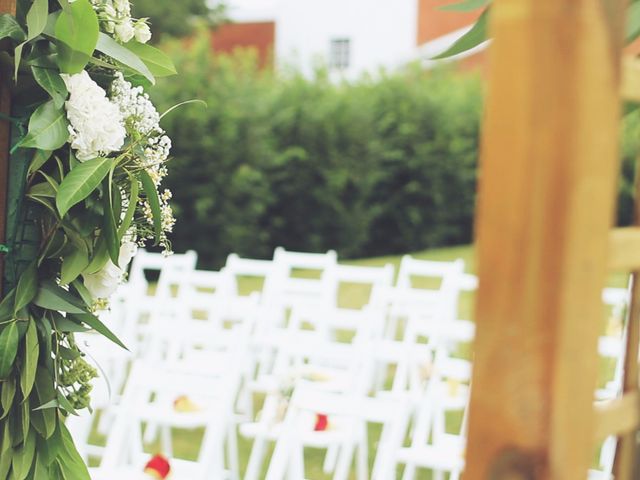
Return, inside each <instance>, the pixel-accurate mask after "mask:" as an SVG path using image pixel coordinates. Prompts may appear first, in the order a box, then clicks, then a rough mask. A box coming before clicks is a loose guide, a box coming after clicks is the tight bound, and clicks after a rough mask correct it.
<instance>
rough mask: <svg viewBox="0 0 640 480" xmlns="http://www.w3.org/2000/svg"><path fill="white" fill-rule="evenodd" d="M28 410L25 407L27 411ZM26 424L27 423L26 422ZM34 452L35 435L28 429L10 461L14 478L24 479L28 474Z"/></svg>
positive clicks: (17, 479) (16, 479)
mask: <svg viewBox="0 0 640 480" xmlns="http://www.w3.org/2000/svg"><path fill="white" fill-rule="evenodd" d="M28 411H29V410H28V409H27V412H28ZM27 425H28V423H27ZM35 453H36V437H35V434H34V433H33V431H30V432H29V433H28V434H27V435H26V437H25V440H24V444H23V445H22V447H20V448H18V449H17V450H16V451H15V454H14V456H13V461H12V463H11V466H12V471H13V478H14V479H15V480H24V479H25V478H27V475H29V471H30V470H31V465H32V463H33V460H34V456H35Z"/></svg>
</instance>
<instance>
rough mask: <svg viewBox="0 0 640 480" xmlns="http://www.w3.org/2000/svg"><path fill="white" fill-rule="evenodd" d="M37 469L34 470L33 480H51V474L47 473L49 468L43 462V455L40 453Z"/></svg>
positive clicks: (37, 459) (37, 458)
mask: <svg viewBox="0 0 640 480" xmlns="http://www.w3.org/2000/svg"><path fill="white" fill-rule="evenodd" d="M35 465H36V467H35V469H34V470H33V480H50V479H49V472H47V467H46V466H45V464H44V461H43V460H42V455H41V454H40V453H38V454H37V456H36V462H35Z"/></svg>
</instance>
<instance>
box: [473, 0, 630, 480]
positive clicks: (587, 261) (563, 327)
mask: <svg viewBox="0 0 640 480" xmlns="http://www.w3.org/2000/svg"><path fill="white" fill-rule="evenodd" d="M492 9H493V10H492V22H493V24H492V37H493V38H494V43H493V45H492V47H491V62H492V63H491V66H490V76H489V84H490V85H489V91H488V97H487V103H486V119H485V124H484V130H483V135H484V137H483V151H482V164H481V168H482V170H481V172H482V173H481V176H480V178H481V185H480V196H479V202H478V220H477V233H478V255H479V276H480V287H479V291H478V300H477V306H476V319H477V327H478V331H477V338H476V344H475V356H474V373H473V391H472V397H471V408H470V424H469V441H468V449H467V467H466V473H465V479H466V480H476V479H478V480H479V479H482V480H485V479H507V478H509V479H553V480H580V479H585V478H586V475H587V469H588V467H589V464H590V461H591V458H592V456H593V445H592V433H593V432H592V430H593V398H594V388H595V385H596V378H597V339H598V334H599V329H600V324H601V312H602V307H601V291H602V288H603V286H604V281H605V277H606V265H607V239H608V234H609V229H610V228H611V224H612V219H613V210H614V198H615V187H616V178H617V172H618V162H617V158H618V154H617V143H618V125H619V100H618V95H619V65H620V51H621V41H620V39H621V33H622V29H621V28H620V25H622V20H623V11H624V2H623V1H618V2H617V4H616V0H613V1H608V2H605V1H603V0H552V1H551V0H549V1H544V0H495V1H494V5H493V7H492Z"/></svg>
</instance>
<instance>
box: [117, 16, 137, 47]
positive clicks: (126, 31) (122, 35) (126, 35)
mask: <svg viewBox="0 0 640 480" xmlns="http://www.w3.org/2000/svg"><path fill="white" fill-rule="evenodd" d="M134 35H135V30H134V28H133V25H132V24H131V20H127V21H124V22H122V23H119V24H118V25H116V37H117V38H118V39H119V40H120V41H121V42H122V43H127V42H128V41H129V40H131V39H132V38H133V36H134Z"/></svg>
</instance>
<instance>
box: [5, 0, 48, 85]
mask: <svg viewBox="0 0 640 480" xmlns="http://www.w3.org/2000/svg"><path fill="white" fill-rule="evenodd" d="M48 16H49V1H48V0H34V1H33V3H32V4H31V8H29V11H28V12H27V38H26V40H25V41H24V42H23V43H21V44H20V45H18V46H17V47H16V49H15V52H14V63H15V66H14V77H15V78H18V69H19V68H20V61H21V60H22V50H23V49H24V46H25V45H26V43H27V42H29V41H30V40H33V39H34V38H36V37H37V36H38V35H40V34H41V33H42V32H43V31H44V28H45V27H46V26H47V17H48Z"/></svg>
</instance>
